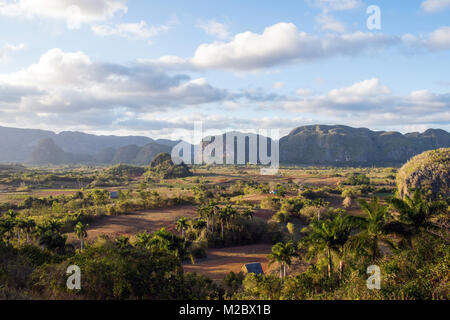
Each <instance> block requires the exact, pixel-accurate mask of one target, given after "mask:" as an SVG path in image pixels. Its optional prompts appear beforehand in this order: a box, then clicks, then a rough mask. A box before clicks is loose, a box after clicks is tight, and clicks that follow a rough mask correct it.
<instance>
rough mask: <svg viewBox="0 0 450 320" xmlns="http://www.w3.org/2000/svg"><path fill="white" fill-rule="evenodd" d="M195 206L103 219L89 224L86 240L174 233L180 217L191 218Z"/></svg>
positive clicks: (194, 212) (194, 211)
mask: <svg viewBox="0 0 450 320" xmlns="http://www.w3.org/2000/svg"><path fill="white" fill-rule="evenodd" d="M195 215H196V206H193V205H188V206H178V207H172V208H165V209H155V210H147V211H139V212H134V213H129V214H123V215H120V216H115V217H112V216H111V217H104V218H101V219H99V220H97V221H95V222H93V223H92V224H90V226H89V228H88V230H87V232H88V240H93V239H96V238H97V237H98V236H100V235H102V234H104V235H107V236H110V237H118V236H122V235H125V236H130V235H134V234H136V233H140V232H143V231H148V232H154V231H156V230H159V229H161V228H166V229H168V230H170V231H174V224H175V221H176V219H177V218H179V217H181V216H185V217H193V216H195Z"/></svg>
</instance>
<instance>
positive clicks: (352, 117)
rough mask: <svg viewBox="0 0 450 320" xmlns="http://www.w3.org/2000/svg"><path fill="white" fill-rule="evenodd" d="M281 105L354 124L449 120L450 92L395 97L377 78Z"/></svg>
mask: <svg viewBox="0 0 450 320" xmlns="http://www.w3.org/2000/svg"><path fill="white" fill-rule="evenodd" d="M278 105H280V102H278ZM282 105H283V106H284V108H285V110H287V111H289V112H293V113H302V114H303V115H305V114H314V115H320V116H321V117H322V118H323V117H325V119H327V120H328V121H331V122H334V123H343V124H347V125H353V126H362V125H364V126H372V127H373V126H376V127H385V126H387V125H394V126H397V127H398V126H406V125H410V124H415V125H416V124H421V125H426V126H432V125H435V124H439V125H443V126H448V125H449V123H450V94H436V93H432V92H429V91H428V90H419V91H414V92H412V93H410V94H409V95H407V96H395V95H393V94H392V92H391V90H390V88H388V87H387V86H385V85H383V84H382V83H381V82H380V81H379V80H378V79H376V78H373V79H368V80H364V81H361V82H357V83H355V84H353V85H351V86H348V87H344V88H338V89H333V90H330V91H329V92H328V93H327V94H326V95H316V96H306V97H303V98H297V99H290V100H286V101H285V102H284V103H283V104H282Z"/></svg>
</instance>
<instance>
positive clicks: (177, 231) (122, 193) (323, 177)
mask: <svg viewBox="0 0 450 320" xmlns="http://www.w3.org/2000/svg"><path fill="white" fill-rule="evenodd" d="M148 170H149V169H147V168H146V167H139V170H138V169H136V167H133V166H127V165H119V166H116V167H88V166H70V167H67V166H62V167H57V166H52V167H21V170H20V171H19V172H18V171H17V170H12V169H7V170H3V171H2V173H1V179H0V185H2V188H3V192H2V193H1V194H0V204H1V207H0V208H1V210H2V216H3V219H4V221H7V219H9V218H8V217H9V216H11V212H14V219H16V220H17V221H25V222H26V221H30V220H32V221H33V225H35V226H37V228H36V231H34V230H29V229H27V228H25V227H23V228H22V229H19V227H16V228H14V229H12V230H11V231H10V232H9V233H4V239H5V241H6V243H7V244H9V245H10V246H13V247H16V248H21V247H23V246H29V245H32V244H36V245H39V246H41V247H42V248H45V249H44V252H46V253H45V254H46V255H49V256H53V257H54V258H52V259H59V260H61V259H66V258H67V259H72V258H70V257H75V258H76V257H82V256H83V255H86V254H92V255H94V256H95V254H97V253H96V252H97V251H98V250H100V249H99V248H103V246H107V247H108V248H109V247H110V246H111V245H112V246H113V247H114V246H118V247H117V248H118V250H125V249H126V248H128V249H126V250H141V249H139V248H141V247H145V248H154V247H155V246H156V247H158V248H159V249H158V250H166V249H169V251H170V250H173V251H172V252H174V253H175V256H173V258H174V259H177V260H178V261H179V263H180V268H181V269H179V270H181V272H182V274H184V276H183V275H180V277H182V279H184V280H180V281H188V280H186V279H189V277H191V276H193V275H194V276H195V277H202V278H199V279H198V280H196V281H198V282H199V283H201V282H202V281H212V284H211V285H212V286H213V287H212V288H216V289H211V290H212V291H211V292H209V293H205V294H207V295H210V297H214V296H215V295H216V294H217V292H218V291H215V290H219V289H217V288H223V289H224V290H225V291H226V292H227V294H229V295H234V297H235V298H240V297H241V298H244V296H241V295H246V294H249V293H248V292H247V291H246V289H245V288H246V286H248V285H250V283H251V282H252V281H257V282H254V283H253V284H251V285H253V286H259V285H262V284H261V283H259V282H258V281H262V280H255V279H254V278H252V276H251V275H249V276H247V277H246V275H245V273H242V272H241V271H242V270H243V269H242V267H243V266H244V265H245V264H248V263H260V264H261V267H262V270H263V271H264V273H265V275H266V277H274V279H279V277H280V275H281V276H282V278H285V279H290V280H289V281H294V279H297V278H296V277H312V274H316V275H315V276H314V277H316V278H317V277H319V278H318V279H320V277H325V278H326V277H327V271H326V270H327V263H328V264H330V263H333V264H335V265H336V264H339V263H341V264H342V262H339V259H343V258H340V256H339V255H338V253H336V255H334V256H333V257H332V259H333V260H335V259H336V261H333V262H327V259H331V258H330V257H328V258H326V256H323V255H321V254H318V255H317V254H312V251H311V250H312V249H313V247H310V248H309V249H308V245H307V242H305V241H306V240H305V239H307V238H308V232H311V231H309V230H310V228H313V226H314V223H320V222H321V221H324V222H327V223H328V221H329V222H330V223H331V222H332V221H334V220H335V219H342V218H345V219H346V217H348V218H349V219H350V218H352V217H353V218H355V219H358V218H364V217H365V216H366V214H367V211H365V210H364V207H363V206H362V205H361V204H360V201H366V203H368V202H369V203H370V202H371V201H373V200H372V199H379V201H380V202H379V203H380V206H385V207H386V208H387V207H388V205H389V201H390V200H389V199H391V198H392V197H394V196H395V192H396V185H395V176H396V172H397V168H383V167H379V168H377V167H372V168H345V167H299V166H289V167H288V166H286V167H281V168H280V170H279V173H278V174H277V175H273V176H265V175H261V174H260V170H259V168H258V167H257V166H252V165H248V166H193V167H190V171H191V174H189V175H186V176H184V177H168V178H164V179H161V178H160V177H159V176H155V175H154V174H155V172H157V173H158V174H159V171H155V170H150V171H148ZM137 171H139V174H136V172H137ZM102 182H106V183H105V184H102ZM113 194H114V196H113ZM389 210H392V209H389ZM392 214H393V216H394V215H395V212H394V211H392ZM20 223H22V222H20ZM22 224H23V225H26V224H24V223H22ZM18 225H19V222H18ZM38 230H43V231H38ZM80 230H81V231H80ZM16 231H17V232H19V233H18V234H17V235H15V232H16ZM39 232H41V233H39ZM25 234H26V236H25ZM46 237H50V238H49V239H47V238H46ZM393 239H394V240H395V242H397V243H398V244H400V243H401V241H400V238H398V237H394V238H393ZM80 240H81V241H80ZM399 241H400V242H399ZM293 244H295V246H294V247H292V249H289V248H288V247H286V248H284V249H283V250H291V251H292V253H293V254H292V255H291V257H290V258H289V259H287V260H279V259H278V258H276V257H275V256H274V254H275V253H274V252H275V251H274V250H275V249H274V248H275V247H276V246H275V245H277V246H278V245H286V246H292V245H293ZM99 246H100V247H99ZM132 248H135V249H132ZM280 248H281V247H280ZM379 248H380V251H379V252H373V253H372V254H374V255H376V257H377V259H384V258H383V256H384V257H392V256H395V254H396V251H395V250H396V249H395V250H393V249H392V248H390V247H388V246H386V245H384V244H382V243H380V244H379ZM102 250H103V249H102ZM114 250H116V249H114ZM145 250H147V249H145ZM152 250H153V249H152ZM308 251H311V253H309V252H308ZM368 254H369V256H370V253H368ZM56 257H59V258H56ZM366 258H367V256H366V255H365V253H361V255H359V253H358V258H356V256H353V258H350V256H349V257H347V258H345V259H348V261H355V260H351V259H362V260H359V261H365V260H364V259H366ZM92 259H94V258H92ZM171 259H172V258H171ZM94 260H95V259H94ZM330 261H331V260H330ZM348 263H353V262H348ZM364 263H365V262H364ZM286 267H287V268H286ZM352 268H355V267H352ZM37 270H38V271H35V273H36V272H41V271H39V269H37ZM353 270H357V267H356V269H353ZM340 272H343V271H340ZM348 272H350V271H348ZM335 275H336V276H339V272H338V273H336V274H335ZM92 276H94V275H92ZM329 276H330V274H329V271H328V277H329ZM342 276H343V275H342V274H341V275H340V276H339V277H342ZM347 276H350V274H348V275H347ZM325 278H323V279H325ZM233 279H234V280H233ZM265 279H266V278H265ZM267 279H269V278H267ZM298 279H300V278H298ZM312 279H313V278H310V280H308V281H317V280H312ZM339 279H340V278H336V279H335V280H333V281H337V282H336V284H334V285H333V286H336V288H337V289H335V290H334V291H330V292H331V293H330V294H335V292H337V291H336V290H344V289H342V287H340V286H339V284H338V283H339V281H340V280H339ZM230 281H231V282H230ZM236 281H237V282H236ZM283 281H288V280H283ZM296 281H297V280H296ZM320 281H322V280H320ZM231 283H234V284H233V285H232V284H231ZM236 283H238V284H239V287H240V289H236V288H235V285H236ZM214 286H217V287H214ZM314 286H315V287H316V288H317V286H319V284H318V283H317V284H315V285H314ZM55 290H60V289H57V288H55ZM302 290H303V289H302ZM308 290H309V289H308ZM308 290H307V293H303V294H306V295H307V296H308V297H309V298H315V297H317V294H319V292H320V291H317V289H315V290H316V291H314V290H313V291H308ZM327 290H328V289H327ZM246 292H247V293H246ZM322 292H323V291H322ZM440 292H441V291H440ZM441 293H442V292H441ZM12 294H14V293H12ZM33 294H37V295H39V294H45V293H33ZM86 294H87V296H90V295H89V293H86ZM91 294H94V293H92V292H91ZM367 294H369V296H370V293H367V292H365V293H364V295H367ZM90 297H95V294H94V296H92V295H91V296H90ZM202 297H203V298H204V296H202ZM246 298H249V296H246ZM259 298H273V297H272V296H260V297H259Z"/></svg>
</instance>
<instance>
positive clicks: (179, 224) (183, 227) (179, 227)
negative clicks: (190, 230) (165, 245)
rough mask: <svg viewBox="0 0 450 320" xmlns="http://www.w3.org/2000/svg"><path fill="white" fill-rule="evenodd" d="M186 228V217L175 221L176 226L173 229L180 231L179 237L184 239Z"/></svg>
mask: <svg viewBox="0 0 450 320" xmlns="http://www.w3.org/2000/svg"><path fill="white" fill-rule="evenodd" d="M187 227H188V219H186V217H181V218H180V219H178V220H177V222H176V224H175V228H176V229H177V230H178V231H181V236H182V237H183V238H184V232H185V230H186V229H187Z"/></svg>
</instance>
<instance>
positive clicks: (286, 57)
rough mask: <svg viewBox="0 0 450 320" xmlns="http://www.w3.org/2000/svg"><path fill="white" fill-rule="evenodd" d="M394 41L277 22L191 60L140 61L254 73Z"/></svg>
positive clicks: (210, 46)
mask: <svg viewBox="0 0 450 320" xmlns="http://www.w3.org/2000/svg"><path fill="white" fill-rule="evenodd" d="M397 42H398V39H397V38H396V37H391V36H386V35H383V34H380V33H371V32H355V33H350V34H343V35H330V34H329V35H326V36H325V37H324V38H320V37H318V36H314V35H310V34H308V33H306V32H301V31H299V30H298V29H297V27H296V26H295V25H294V24H292V23H278V24H275V25H273V26H270V27H267V28H266V29H265V30H264V32H263V33H262V34H257V33H253V32H250V31H247V32H243V33H239V34H237V35H236V36H234V38H233V39H232V40H231V41H229V42H217V41H216V42H213V43H207V44H201V45H200V46H199V47H198V48H197V50H196V52H195V54H194V56H193V57H192V58H186V59H183V58H180V57H173V56H166V57H162V58H160V59H157V60H150V61H142V62H146V63H148V64H152V65H157V66H163V67H165V68H170V67H173V68H186V69H228V70H234V71H254V70H259V69H263V68H269V67H273V66H276V65H282V64H288V63H299V62H308V61H314V60H318V59H324V58H329V57H332V56H336V55H349V56H352V55H355V54H358V53H361V52H362V51H364V50H366V49H370V48H377V49H378V48H380V47H383V46H387V45H392V44H395V43H397Z"/></svg>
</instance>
